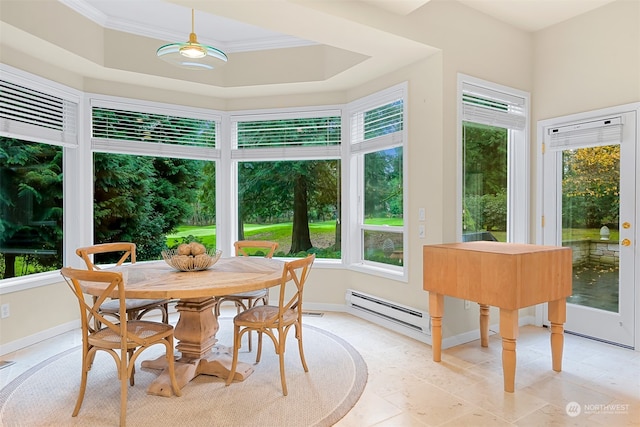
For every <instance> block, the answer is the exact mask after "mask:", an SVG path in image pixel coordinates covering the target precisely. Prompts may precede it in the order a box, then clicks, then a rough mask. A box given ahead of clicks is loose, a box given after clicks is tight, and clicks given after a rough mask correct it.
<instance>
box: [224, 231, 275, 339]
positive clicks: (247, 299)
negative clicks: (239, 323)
mask: <svg viewBox="0 0 640 427" xmlns="http://www.w3.org/2000/svg"><path fill="white" fill-rule="evenodd" d="M233 246H234V247H235V253H236V256H251V255H253V254H256V255H261V256H264V257H265V258H272V257H273V254H274V253H275V252H276V249H278V243H276V242H269V241H266V240H239V241H237V242H235V243H234V244H233ZM225 301H233V303H234V304H235V305H236V313H238V314H239V313H240V312H241V311H244V310H247V309H250V308H252V307H255V306H256V304H258V302H260V301H262V304H264V305H266V304H269V289H268V288H265V289H259V290H257V291H249V292H240V293H237V294H231V295H224V296H221V297H218V298H217V302H218V303H217V304H216V308H215V310H216V317H219V316H220V305H221V304H222V303H223V302H225ZM247 340H248V342H249V351H251V334H249V335H248V336H247Z"/></svg>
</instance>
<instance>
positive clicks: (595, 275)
mask: <svg viewBox="0 0 640 427" xmlns="http://www.w3.org/2000/svg"><path fill="white" fill-rule="evenodd" d="M635 128H636V126H635V113H626V114H622V115H617V116H615V117H606V118H598V119H594V120H589V121H585V122H580V123H571V124H568V125H562V126H556V127H550V128H547V129H545V131H546V134H545V147H546V149H545V154H544V155H543V170H544V178H543V180H544V185H543V194H544V196H543V200H544V201H543V205H544V209H543V210H544V222H545V224H544V231H543V236H544V242H543V244H549V245H557V246H560V245H561V246H567V247H571V249H572V250H573V294H572V295H571V296H570V297H569V298H567V322H566V324H565V330H566V331H567V332H573V333H576V334H580V335H585V336H588V337H592V338H596V339H599V340H603V341H608V342H612V343H616V344H619V345H624V346H629V347H633V346H634V300H635V298H634V295H635V289H634V288H635V274H636V272H635V266H634V247H635V245H636V242H635V237H634V236H635V235H636V232H635V228H636V227H637V224H636V223H635V215H636V213H635V206H636V197H637V196H636V192H635V173H636V172H635V157H636V156H635V139H636V136H635ZM544 318H545V319H546V313H545V317H544Z"/></svg>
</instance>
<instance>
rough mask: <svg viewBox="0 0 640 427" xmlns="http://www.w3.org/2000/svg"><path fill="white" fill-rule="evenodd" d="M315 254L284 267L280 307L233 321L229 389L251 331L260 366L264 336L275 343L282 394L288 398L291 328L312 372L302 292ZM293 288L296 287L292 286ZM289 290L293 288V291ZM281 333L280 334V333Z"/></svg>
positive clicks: (268, 307)
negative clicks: (287, 357)
mask: <svg viewBox="0 0 640 427" xmlns="http://www.w3.org/2000/svg"><path fill="white" fill-rule="evenodd" d="M315 257H316V256H315V255H314V254H311V255H309V256H307V257H306V258H301V259H297V260H295V261H289V262H286V263H285V264H284V267H283V269H282V278H281V280H280V285H278V286H279V290H280V296H279V297H278V305H277V306H273V305H259V306H256V307H252V308H250V309H248V310H246V311H243V312H242V313H240V314H238V315H236V316H235V317H234V318H233V361H232V362H231V370H230V372H229V376H228V377H227V382H226V385H229V384H231V382H232V381H233V377H234V376H235V373H236V367H237V365H238V350H239V349H240V346H241V342H242V335H243V334H244V333H250V332H251V331H256V332H258V352H257V355H256V363H258V362H260V356H261V354H262V335H263V334H267V336H269V337H270V338H271V340H272V341H273V345H274V347H275V350H276V354H278V357H279V359H280V381H281V383H282V394H284V395H285V396H286V395H287V382H286V379H285V372H284V349H285V342H286V340H287V333H288V332H289V329H291V327H293V328H295V334H296V339H297V340H298V351H299V353H300V360H301V361H302V367H303V368H304V371H305V372H309V368H307V362H306V360H305V359H304V351H303V349H302V292H303V290H304V285H305V283H306V281H307V277H308V276H309V272H310V271H311V266H312V265H313V261H314V260H315ZM290 284H293V285H295V286H288V285H290ZM289 288H293V289H292V290H290V289H289ZM287 295H291V296H287ZM276 331H277V332H276Z"/></svg>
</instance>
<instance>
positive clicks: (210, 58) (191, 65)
mask: <svg viewBox="0 0 640 427" xmlns="http://www.w3.org/2000/svg"><path fill="white" fill-rule="evenodd" d="M156 55H158V58H160V59H162V60H163V61H166V62H168V63H170V64H173V65H177V66H179V67H182V68H188V69H190V70H213V69H214V68H215V67H219V66H220V65H223V64H224V63H226V62H227V55H225V53H224V52H223V51H221V50H220V49H216V48H215V47H212V46H207V45H206V44H200V43H198V37H197V36H196V33H195V12H194V10H193V9H191V34H189V41H188V42H185V43H170V44H167V45H164V46H162V47H160V48H159V49H158V51H157V52H156Z"/></svg>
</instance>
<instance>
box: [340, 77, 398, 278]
mask: <svg viewBox="0 0 640 427" xmlns="http://www.w3.org/2000/svg"><path fill="white" fill-rule="evenodd" d="M399 98H402V100H403V109H404V117H403V128H402V132H401V133H402V137H401V140H400V138H399V137H398V134H397V133H395V134H391V135H384V136H382V137H379V138H372V139H370V140H367V141H361V140H359V141H357V142H354V139H355V138H354V130H353V129H352V117H353V115H354V114H356V113H360V112H363V111H367V110H370V109H372V108H375V107H377V106H380V105H382V104H385V103H388V102H393V101H396V100H398V99H399ZM407 106H408V84H407V83H406V82H405V83H401V84H398V85H395V86H392V87H390V88H388V89H386V90H383V91H380V92H377V93H374V94H371V95H369V96H366V97H364V98H361V99H358V100H356V101H353V102H352V103H350V104H349V105H348V106H347V109H346V110H347V111H346V112H345V116H343V122H344V123H347V124H348V126H344V125H343V132H348V135H349V136H348V139H347V141H349V143H344V144H343V146H342V149H343V162H342V163H343V175H342V176H343V177H348V179H347V180H346V183H345V184H346V185H345V186H343V189H344V191H343V203H342V210H343V216H342V218H343V221H344V222H343V224H342V227H343V229H342V235H343V238H342V258H343V261H344V262H345V263H346V265H347V268H349V269H350V270H354V271H359V272H362V273H366V274H371V275H375V276H381V277H384V278H387V279H391V280H396V281H401V282H405V283H408V281H409V278H408V272H409V262H408V260H409V256H408V255H409V251H408V248H409V242H408V240H409V239H408V236H409V234H408V227H409V224H408V220H407V216H406V212H408V195H407V189H408V161H407V158H408V157H407V152H408V136H407V135H408V130H407V129H408V114H407ZM400 146H401V147H402V149H403V157H402V159H403V164H402V185H403V200H402V202H403V213H404V221H403V226H402V227H394V229H400V228H401V229H402V231H401V232H402V234H403V247H402V250H403V252H404V254H405V257H404V262H403V265H402V267H400V266H393V265H386V264H383V263H377V262H372V261H366V260H364V259H363V257H362V255H361V254H362V253H363V246H364V242H363V241H362V237H361V236H362V233H363V230H365V229H366V230H369V229H378V228H376V227H375V226H367V225H364V224H363V217H364V194H363V189H364V154H366V153H370V152H374V151H380V150H383V149H388V148H395V147H400ZM343 181H345V180H344V178H343ZM354 203H356V205H355V206H354ZM393 231H395V230H393Z"/></svg>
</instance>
